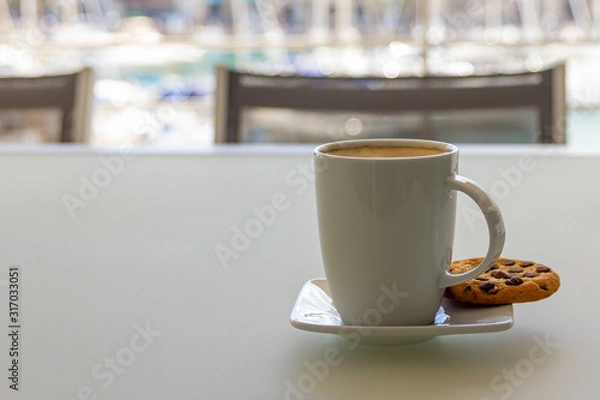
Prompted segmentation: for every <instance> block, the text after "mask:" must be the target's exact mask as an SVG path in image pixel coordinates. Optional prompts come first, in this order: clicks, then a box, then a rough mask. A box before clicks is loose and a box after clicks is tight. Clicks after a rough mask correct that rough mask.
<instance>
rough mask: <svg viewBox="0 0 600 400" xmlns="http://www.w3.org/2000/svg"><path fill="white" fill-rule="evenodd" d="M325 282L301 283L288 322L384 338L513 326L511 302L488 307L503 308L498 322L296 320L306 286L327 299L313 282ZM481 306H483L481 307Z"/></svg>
mask: <svg viewBox="0 0 600 400" xmlns="http://www.w3.org/2000/svg"><path fill="white" fill-rule="evenodd" d="M323 282H324V283H327V279H326V278H313V279H310V280H308V281H307V282H305V283H304V285H303V286H302V289H301V290H300V293H299V294H298V297H297V298H296V302H295V303H294V307H293V309H292V312H291V314H290V318H289V321H290V323H291V325H292V326H293V327H294V328H297V329H300V330H305V331H310V332H315V333H326V334H335V335H341V336H343V335H348V334H350V333H355V334H356V333H357V334H359V335H361V336H365V337H372V338H373V337H382V338H383V337H385V338H389V337H392V336H395V337H398V338H399V339H400V338H402V337H435V336H445V335H457V334H472V333H490V332H501V331H505V330H508V329H510V328H512V326H513V325H514V308H513V305H512V304H506V305H498V306H490V308H493V309H495V310H496V311H498V310H503V311H504V312H503V313H502V315H503V316H504V317H505V319H504V320H502V321H492V322H480V323H465V324H457V325H452V323H442V324H435V323H432V324H430V325H407V326H372V325H370V326H368V325H344V324H343V323H342V324H341V325H334V324H331V325H322V324H311V323H309V322H305V321H300V320H298V316H297V313H296V310H297V308H298V305H299V304H300V302H301V300H302V299H303V296H302V295H303V293H305V291H306V289H307V287H308V286H316V287H317V288H319V289H320V290H322V291H323V292H324V293H325V294H326V295H327V296H328V297H329V298H331V297H330V294H329V293H328V292H327V291H325V290H324V289H323V288H322V286H321V285H319V284H317V283H323ZM451 301H452V300H449V299H446V298H444V299H443V300H442V306H443V305H444V304H447V303H448V302H451ZM332 306H333V307H334V308H335V306H334V305H333V303H332ZM482 309H483V308H482Z"/></svg>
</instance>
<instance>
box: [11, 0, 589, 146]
mask: <svg viewBox="0 0 600 400" xmlns="http://www.w3.org/2000/svg"><path fill="white" fill-rule="evenodd" d="M560 61H566V63H567V105H568V118H567V144H568V145H571V146H600V133H599V132H597V127H600V76H598V74H597V71H600V0H505V1H500V0H427V1H416V0H0V74H1V75H2V76H39V75H42V74H53V73H62V72H67V71H72V70H75V69H77V68H81V67H82V66H86V65H88V66H91V67H93V69H94V70H95V74H96V80H95V84H94V111H93V120H92V136H91V144H92V145H96V146H123V145H152V146H181V145H204V144H210V143H213V140H214V123H213V94H214V87H215V66H216V65H219V64H225V65H228V66H229V67H232V68H236V69H243V70H247V71H251V72H258V73H264V74H278V73H297V74H302V75H311V76H319V75H325V76H327V75H336V76H338V75H339V76H365V75H372V76H382V77H388V78H393V77H399V76H423V75H425V74H436V75H458V76H468V75H472V74H483V73H498V72H517V71H525V70H529V71H538V70H540V69H542V68H544V66H546V65H549V64H552V63H555V62H560ZM47 118H52V116H51V115H50V116H47ZM1 121H2V124H10V123H11V122H10V121H11V118H10V115H7V116H3V117H2V118H1Z"/></svg>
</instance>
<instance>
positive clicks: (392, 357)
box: [0, 146, 600, 400]
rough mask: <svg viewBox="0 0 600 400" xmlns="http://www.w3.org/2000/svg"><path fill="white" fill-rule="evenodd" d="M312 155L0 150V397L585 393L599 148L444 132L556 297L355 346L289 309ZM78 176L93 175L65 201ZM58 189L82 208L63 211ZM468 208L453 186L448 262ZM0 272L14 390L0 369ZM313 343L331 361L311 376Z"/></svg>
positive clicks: (307, 210)
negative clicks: (307, 324)
mask: <svg viewBox="0 0 600 400" xmlns="http://www.w3.org/2000/svg"><path fill="white" fill-rule="evenodd" d="M311 149H312V146H297V147H283V148H281V147H228V148H220V147H217V148H214V149H206V150H185V151H174V150H173V151H148V150H147V151H141V150H139V151H134V152H133V153H132V154H130V155H129V156H128V157H127V159H123V158H121V159H122V161H123V163H122V168H121V163H119V162H118V161H115V160H116V159H117V158H118V157H121V155H120V153H119V152H116V151H110V150H107V151H100V150H90V149H81V148H68V149H65V148H62V147H47V148H4V149H2V150H0V190H1V193H2V195H1V196H0V223H1V225H0V226H1V227H2V229H1V230H0V249H1V250H0V285H3V287H0V310H2V311H0V371H3V372H0V375H1V376H0V378H1V379H0V398H1V399H36V400H37V399H56V400H59V399H60V400H72V399H112V400H118V399H145V400H149V399H178V400H182V399H236V400H238V399H261V400H271V399H327V400H337V399H340V400H341V399H344V400H346V399H382V400H383V399H477V400H482V399H489V400H492V399H507V398H514V399H545V400H546V399H551V398H552V399H566V398H580V399H588V398H589V399H592V398H593V399H595V398H597V397H596V396H597V390H596V389H597V388H598V378H597V365H598V359H599V356H600V352H599V350H600V344H599V343H600V341H599V339H598V337H597V336H598V332H599V331H600V318H599V316H598V312H597V310H596V308H595V307H596V304H597V300H598V288H599V286H598V285H599V281H600V268H598V263H599V260H598V256H597V255H596V253H595V250H596V249H597V248H598V246H599V245H600V228H599V225H600V211H599V204H600V180H599V178H598V171H600V152H594V151H589V152H582V151H573V150H568V149H562V148H561V149H551V148H546V147H532V146H529V147H477V146H463V149H462V153H461V161H460V172H461V174H463V175H465V176H468V177H470V178H472V179H474V180H476V181H478V182H479V183H480V184H481V185H482V186H484V187H485V188H487V189H488V190H490V191H492V192H493V194H495V198H496V200H497V201H498V203H499V205H500V207H501V209H502V210H503V214H504V218H505V222H506V227H507V242H506V247H505V252H504V255H505V256H509V257H515V258H525V259H532V260H536V261H539V262H543V263H546V264H547V265H549V266H551V267H553V268H555V269H556V270H557V271H558V272H559V273H560V274H561V277H562V287H561V289H560V291H559V292H558V293H557V294H555V295H554V296H553V297H551V298H549V299H547V300H544V301H542V302H538V303H530V304H518V305H515V323H514V326H513V327H512V329H510V330H508V331H504V332H497V333H486V334H470V335H460V336H458V335H457V336H444V337H438V338H436V339H433V340H432V341H429V342H425V343H422V344H418V345H413V346H406V347H373V346H358V347H356V346H351V344H350V343H349V342H346V341H344V340H342V339H341V338H339V337H337V336H332V335H323V334H317V333H311V332H306V331H300V330H296V329H294V328H293V327H292V326H291V325H290V323H289V321H288V318H289V314H290V311H291V309H292V306H293V305H294V302H295V300H296V296H297V294H298V292H299V290H300V288H301V286H302V285H303V284H304V282H306V281H307V280H309V279H311V278H314V277H321V276H323V274H324V273H323V268H322V264H321V260H320V253H319V244H318V239H317V225H316V216H315V204H314V191H313V186H312V182H311V181H309V180H308V179H307V178H304V177H303V175H302V174H303V172H302V171H304V168H305V167H306V166H308V165H309V161H310V157H311ZM107 157H108V158H107ZM109 159H110V160H112V164H110V165H111V166H112V169H113V172H110V171H109V169H108V168H107V167H106V166H105V165H104V164H103V160H104V161H106V160H109ZM517 169H519V171H520V173H517V172H516V171H517ZM107 174H108V175H107ZM286 177H287V178H286ZM94 179H95V180H96V182H97V183H101V184H104V183H106V185H105V186H104V187H101V188H99V189H98V192H97V193H95V194H94V193H92V192H87V193H86V192H83V193H84V194H87V200H82V199H81V197H79V193H78V192H79V190H80V189H81V186H82V185H83V184H82V182H86V181H93V180H94ZM103 179H104V180H103ZM65 195H71V196H72V197H71V198H70V199H71V200H73V199H74V198H79V200H80V201H81V203H85V206H81V207H79V208H77V209H75V210H74V211H73V215H72V216H73V218H72V217H71V216H70V214H69V212H68V210H67V207H66V206H65V203H64V200H65ZM274 196H275V197H277V196H279V197H278V199H279V200H277V201H281V199H282V198H283V199H284V200H285V201H284V203H285V205H286V208H285V209H283V210H281V211H278V213H277V215H276V218H275V220H274V221H273V222H272V223H271V224H270V225H268V226H263V229H262V232H261V234H260V235H258V236H257V237H255V238H253V239H251V240H250V243H249V244H248V243H247V246H246V247H247V248H244V249H243V250H240V251H239V252H237V258H235V257H232V258H230V259H228V260H227V262H226V263H223V262H220V261H219V259H218V257H217V255H216V253H215V248H216V246H217V245H222V246H223V247H228V248H232V244H231V241H232V239H233V238H234V231H235V229H236V227H237V228H240V229H243V227H244V226H245V225H246V224H247V223H248V221H250V220H252V219H256V217H255V215H254V213H253V211H252V207H259V208H260V207H262V206H264V205H266V204H269V203H271V202H272V201H273V197H274ZM282 196H284V197H282ZM469 202H470V200H467V199H466V197H464V196H462V195H461V197H460V199H459V215H458V219H457V235H456V247H455V258H464V257H471V256H478V255H481V254H482V252H483V251H484V249H485V246H486V243H487V236H486V229H485V226H484V223H483V221H482V219H481V218H479V217H477V216H476V214H471V212H470V210H472V209H474V205H473V204H472V203H469ZM78 204H79V205H81V204H80V203H78ZM238 249H240V247H238ZM11 266H18V267H19V268H20V282H19V284H20V287H19V296H20V299H19V300H20V302H19V321H18V322H19V324H20V329H19V340H18V347H19V353H20V354H19V359H18V361H19V386H18V388H19V390H18V392H16V391H14V390H12V389H10V388H9V384H11V382H10V381H9V380H8V376H9V374H10V372H9V371H8V368H9V367H10V365H11V364H10V363H11V361H12V358H11V357H10V355H9V348H10V347H11V341H10V339H9V333H10V332H11V331H10V328H9V327H8V325H9V321H8V308H9V304H8V303H9V293H8V287H7V286H6V285H7V281H8V273H9V269H10V267H11ZM140 331H145V333H144V334H143V335H141V334H140V333H139V332H140ZM544 343H545V344H544ZM332 352H334V353H335V354H337V357H336V359H335V361H336V365H330V366H329V367H328V370H327V371H323V370H321V372H320V373H317V374H315V373H312V372H311V370H314V367H315V366H318V365H321V366H322V365H323V364H322V362H320V360H321V361H323V360H325V359H326V354H332ZM315 375H318V377H315ZM291 387H293V388H294V389H290V388H291ZM298 388H302V389H303V390H300V389H298Z"/></svg>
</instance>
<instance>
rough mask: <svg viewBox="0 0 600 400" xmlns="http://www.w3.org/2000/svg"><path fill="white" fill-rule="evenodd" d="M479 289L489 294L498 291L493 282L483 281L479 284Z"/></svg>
mask: <svg viewBox="0 0 600 400" xmlns="http://www.w3.org/2000/svg"><path fill="white" fill-rule="evenodd" d="M479 289H481V290H483V291H484V292H486V293H490V294H494V293H498V288H497V287H496V285H495V284H494V283H493V282H483V283H482V284H480V285H479Z"/></svg>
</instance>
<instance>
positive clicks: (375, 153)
mask: <svg viewBox="0 0 600 400" xmlns="http://www.w3.org/2000/svg"><path fill="white" fill-rule="evenodd" d="M448 152H449V150H445V149H444V150H441V149H436V148H431V147H412V146H372V145H365V146H357V147H345V148H340V149H333V150H327V151H325V154H331V155H334V156H345V157H365V158H369V157H373V158H376V157H381V158H397V157H423V156H434V155H438V154H444V153H448Z"/></svg>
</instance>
